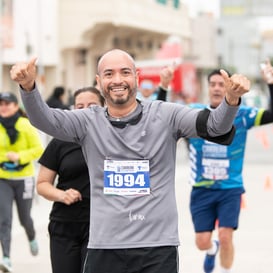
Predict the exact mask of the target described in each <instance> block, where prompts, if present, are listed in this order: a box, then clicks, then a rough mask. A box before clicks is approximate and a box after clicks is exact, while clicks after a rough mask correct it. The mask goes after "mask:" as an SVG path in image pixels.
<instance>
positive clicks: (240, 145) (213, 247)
mask: <svg viewBox="0 0 273 273" xmlns="http://www.w3.org/2000/svg"><path fill="white" fill-rule="evenodd" d="M267 72H269V73H271V74H272V75H273V68H272V66H271V65H270V63H269V62H268V63H267ZM264 76H265V73H264ZM264 78H265V77H264ZM208 83H209V101H210V105H202V104H192V105H191V107H194V108H199V109H205V108H207V109H210V110H212V109H214V108H216V107H217V106H218V105H219V103H220V102H221V101H222V99H223V97H224V96H225V85H224V79H223V77H222V75H221V73H220V71H219V70H214V71H212V72H211V73H210V74H209V76H208ZM267 83H268V85H269V89H270V109H269V110H265V109H258V108H256V107H249V106H245V105H241V106H240V108H239V111H238V112H237V116H236V118H235V120H234V125H235V128H236V134H235V137H234V139H233V141H232V143H231V144H230V145H229V146H224V145H219V144H215V143H212V142H210V141H207V140H204V139H197V138H195V139H194V138H190V139H189V152H190V160H191V164H190V166H191V175H190V180H191V184H192V186H193V188H192V192H191V200H190V209H191V214H192V221H193V224H194V229H195V232H196V245H197V247H198V248H199V249H200V250H206V251H207V252H206V257H205V261H204V272H206V273H210V272H212V271H213V269H214V265H215V256H216V254H217V252H218V250H220V264H221V270H222V271H221V272H223V273H224V272H225V273H230V272H231V267H232V264H233V259H234V246H233V242H232V237H233V231H234V230H236V229H237V228H238V218H239V213H240V201H241V194H242V193H243V192H244V191H245V190H244V184H243V177H242V171H243V162H244V154H245V146H246V139H247V132H248V130H249V129H250V128H252V127H254V126H259V125H263V124H267V123H270V122H273V114H272V109H273V106H272V104H273V100H272V96H273V80H272V78H271V79H269V80H267ZM217 219H218V221H219V222H218V225H219V232H218V238H219V241H218V240H212V235H213V230H214V228H215V222H216V220H217Z"/></svg>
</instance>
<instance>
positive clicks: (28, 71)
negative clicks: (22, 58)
mask: <svg viewBox="0 0 273 273" xmlns="http://www.w3.org/2000/svg"><path fill="white" fill-rule="evenodd" d="M36 61H37V58H32V59H31V60H30V61H29V62H18V63H16V64H15V65H13V66H12V68H11V70H10V77H11V79H12V80H13V81H15V82H17V83H18V84H19V85H20V86H21V87H22V88H23V89H24V90H25V91H31V90H32V89H33V88H34V86H35V79H36V75H37V71H36Z"/></svg>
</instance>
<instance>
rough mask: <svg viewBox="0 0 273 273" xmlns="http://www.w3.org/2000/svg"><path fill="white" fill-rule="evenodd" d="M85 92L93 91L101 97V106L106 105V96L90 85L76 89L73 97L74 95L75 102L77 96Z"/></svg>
mask: <svg viewBox="0 0 273 273" xmlns="http://www.w3.org/2000/svg"><path fill="white" fill-rule="evenodd" d="M83 92H90V93H93V94H95V95H97V97H98V98H99V101H100V103H101V106H104V104H105V99H104V97H103V96H102V94H101V92H100V91H99V90H98V89H97V88H96V87H94V86H88V87H83V88H80V89H78V90H76V91H75V93H74V95H73V97H74V102H75V100H76V97H77V96H78V95H79V94H81V93H83Z"/></svg>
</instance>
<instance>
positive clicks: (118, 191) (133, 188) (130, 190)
mask: <svg viewBox="0 0 273 273" xmlns="http://www.w3.org/2000/svg"><path fill="white" fill-rule="evenodd" d="M104 194H113V195H124V196H126V195H148V194H150V168H149V160H130V161H122V160H104Z"/></svg>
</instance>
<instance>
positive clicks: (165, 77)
mask: <svg viewBox="0 0 273 273" xmlns="http://www.w3.org/2000/svg"><path fill="white" fill-rule="evenodd" d="M173 73H174V67H171V66H168V67H164V68H163V69H162V70H161V71H160V86H161V87H163V88H164V89H168V87H169V85H170V82H171V81H172V79H173Z"/></svg>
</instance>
